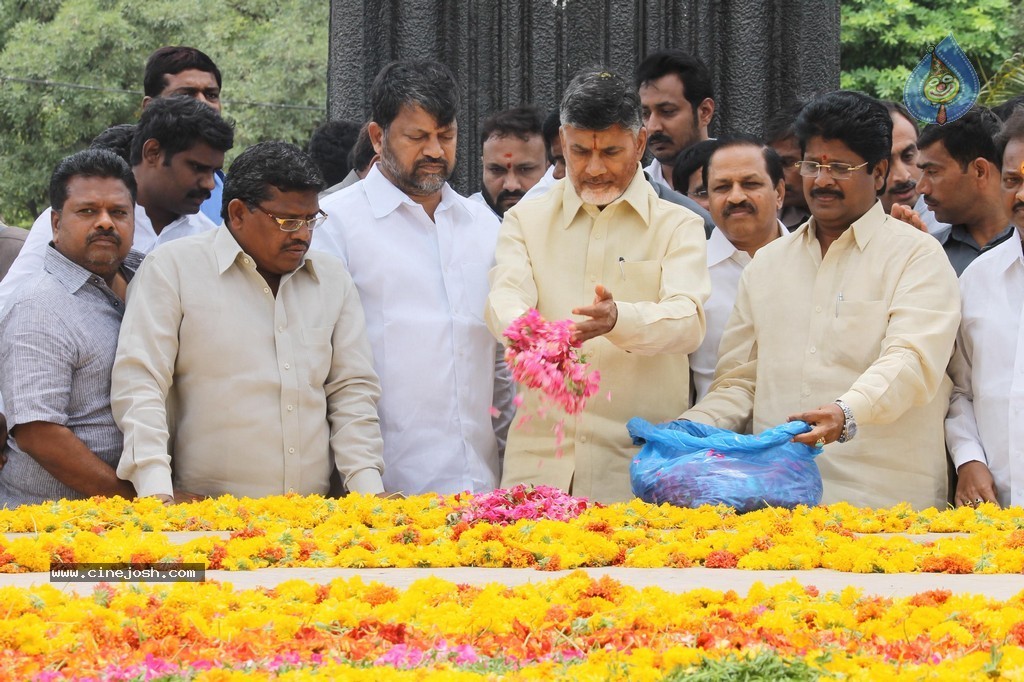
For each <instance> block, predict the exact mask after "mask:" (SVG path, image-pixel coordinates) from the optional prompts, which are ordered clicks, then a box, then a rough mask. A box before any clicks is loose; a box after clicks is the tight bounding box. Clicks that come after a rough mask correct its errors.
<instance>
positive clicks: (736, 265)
mask: <svg viewBox="0 0 1024 682" xmlns="http://www.w3.org/2000/svg"><path fill="white" fill-rule="evenodd" d="M787 234H789V230H787V229H786V226H785V225H783V224H782V222H781V221H780V222H779V235H778V236H780V237H782V236H785V235H787ZM750 260H751V258H750V254H748V253H747V252H746V251H741V250H739V249H737V248H736V247H735V246H733V244H732V242H730V241H729V238H728V237H726V236H725V233H724V232H722V231H721V230H720V229H718V228H715V229H714V230H713V231H712V232H711V236H710V237H709V238H708V273H710V275H711V296H710V297H709V298H708V300H707V301H705V303H704V315H705V318H706V319H707V332H705V334H704V341H703V342H702V343H701V344H700V348H698V349H697V350H695V351H694V352H692V353H690V370H691V371H692V372H693V386H694V390H695V391H696V397H695V399H694V403H696V402H697V401H698V400H701V399H702V398H703V397H704V396H705V395H707V392H708V389H709V388H711V382H712V380H713V379H714V378H715V365H716V364H718V347H719V346H720V345H721V343H722V334H723V333H724V332H725V325H726V323H727V322H728V321H729V316H730V315H732V309H733V306H735V305H736V290H737V289H738V288H739V284H740V275H742V274H743V268H745V267H747V264H748V263H750Z"/></svg>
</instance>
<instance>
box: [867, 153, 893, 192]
mask: <svg viewBox="0 0 1024 682" xmlns="http://www.w3.org/2000/svg"><path fill="white" fill-rule="evenodd" d="M871 173H872V175H874V177H875V191H878V190H880V189H883V188H884V187H885V182H886V180H887V179H888V177H889V159H882V160H881V161H879V162H878V163H876V164H875V168H874V170H872V171H871Z"/></svg>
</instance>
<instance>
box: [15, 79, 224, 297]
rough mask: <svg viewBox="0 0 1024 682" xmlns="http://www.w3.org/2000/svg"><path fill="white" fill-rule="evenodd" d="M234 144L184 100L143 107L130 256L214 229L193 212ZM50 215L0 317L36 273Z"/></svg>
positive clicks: (134, 159) (220, 123)
mask: <svg viewBox="0 0 1024 682" xmlns="http://www.w3.org/2000/svg"><path fill="white" fill-rule="evenodd" d="M233 143H234V130H233V129H232V127H231V124H229V123H228V122H227V121H225V120H224V119H223V118H221V117H220V114H218V113H217V112H216V110H215V109H213V108H211V107H210V106H208V105H206V104H204V103H202V102H200V101H198V100H196V99H193V98H191V97H187V96H184V95H176V96H173V97H161V98H158V99H154V100H152V101H151V102H149V104H148V106H147V107H146V109H145V110H144V111H143V112H142V117H141V118H140V119H139V123H138V125H137V126H136V129H135V135H134V137H133V140H132V149H131V157H130V158H131V166H132V171H133V173H134V175H135V181H136V183H137V184H138V188H139V191H138V203H137V204H136V205H135V237H134V243H133V244H132V245H131V246H132V248H134V249H135V250H136V251H139V252H141V253H144V254H146V253H149V252H150V251H152V250H153V249H154V248H156V247H157V246H160V245H161V244H165V243H167V242H169V241H173V240H175V239H180V238H181V237H188V236H191V235H194V234H199V233H200V232H205V231H206V230H212V229H214V228H215V227H216V225H214V223H213V222H212V221H210V219H209V218H207V217H206V216H205V215H203V214H202V213H200V212H199V208H200V206H201V205H202V203H203V202H204V201H205V200H206V199H207V198H208V197H209V196H210V192H211V190H212V189H213V187H214V185H215V181H214V173H215V171H217V170H218V169H219V168H220V167H221V165H223V163H224V153H225V152H226V151H227V150H229V149H231V146H232V144H233ZM50 220H51V215H50V209H49V208H47V209H46V210H45V211H43V212H42V213H41V214H40V216H39V218H37V219H36V221H35V223H33V225H32V230H31V231H30V233H29V236H28V239H27V240H26V242H25V247H24V248H23V249H22V251H21V253H20V254H19V255H18V258H17V259H16V260H15V262H14V264H13V265H12V266H11V270H10V272H9V273H8V274H7V276H6V277H5V278H4V280H3V282H2V283H0V311H2V309H3V308H5V307H6V301H7V300H8V299H9V298H10V296H11V295H12V294H13V293H14V291H16V290H17V289H18V287H20V286H21V285H22V284H24V283H25V282H26V281H28V280H31V279H33V278H34V277H35V276H36V275H37V274H38V273H39V272H40V270H41V268H42V260H43V255H44V254H45V253H46V251H45V250H44V249H45V246H46V241H45V240H44V239H43V234H44V233H45V232H46V231H49V230H50V229H51V228H50V227H49V224H50Z"/></svg>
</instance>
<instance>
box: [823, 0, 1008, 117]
mask: <svg viewBox="0 0 1024 682" xmlns="http://www.w3.org/2000/svg"><path fill="white" fill-rule="evenodd" d="M841 12H842V26H841V42H842V56H841V64H842V69H843V71H842V81H841V83H842V87H844V88H848V89H853V90H861V91H863V92H867V93H869V94H872V95H875V96H877V97H882V98H885V99H897V100H898V99H902V97H903V86H904V84H905V83H906V80H907V77H908V76H909V75H910V72H911V71H912V70H913V68H914V67H915V66H916V65H917V63H918V62H919V61H920V60H921V58H922V57H924V55H925V54H926V53H927V52H928V50H929V49H930V48H931V47H933V46H934V45H936V44H937V43H938V42H939V41H940V40H942V39H943V38H945V37H946V36H947V35H949V34H950V33H953V34H954V36H955V37H956V40H957V42H958V43H959V44H960V47H962V48H963V49H964V51H965V52H967V55H968V57H970V59H971V61H972V62H973V64H974V67H975V69H977V71H978V75H979V77H980V78H981V79H982V80H983V81H984V80H985V79H986V78H987V76H988V75H989V74H992V73H994V72H996V71H997V69H999V67H1000V66H1001V65H1002V64H1003V62H1004V61H1005V60H1007V59H1008V58H1010V57H1011V56H1012V55H1013V54H1014V53H1015V52H1019V51H1021V47H1022V44H1024V18H1022V14H1024V13H1022V12H1021V10H1020V4H1019V0H842V4H841Z"/></svg>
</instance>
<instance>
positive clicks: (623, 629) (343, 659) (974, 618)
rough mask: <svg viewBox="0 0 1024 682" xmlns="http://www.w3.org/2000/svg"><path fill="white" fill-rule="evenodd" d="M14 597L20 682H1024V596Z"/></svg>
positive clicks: (280, 591)
mask: <svg viewBox="0 0 1024 682" xmlns="http://www.w3.org/2000/svg"><path fill="white" fill-rule="evenodd" d="M0 603H2V604H3V608H4V610H5V614H4V619H3V620H0V671H3V674H4V676H5V679H18V680H28V679H37V680H48V681H51V682H52V681H54V680H71V679H75V680H85V679H102V680H153V679H159V680H165V681H174V680H192V679H195V680H209V681H214V680H234V679H242V677H243V676H246V679H252V678H253V677H254V678H255V679H280V680H305V679H313V678H315V679H339V678H344V679H355V680H389V679H396V680H413V679H415V680H433V679H438V680H463V679H465V680H474V679H493V680H498V679H523V680H553V679H554V680H561V679H566V680H608V679H613V680H618V679H629V680H638V681H644V680H661V679H669V680H673V679H679V680H682V679H688V677H689V676H694V675H698V677H697V679H723V676H724V674H725V671H728V670H732V671H736V670H742V669H746V670H747V672H748V673H749V672H759V673H760V674H761V675H762V677H761V678H757V677H752V678H742V679H795V680H812V679H818V678H819V676H820V677H822V678H823V679H829V678H831V679H844V680H871V681H873V682H874V681H878V680H887V679H901V680H917V679H923V678H925V677H927V678H928V679H949V680H968V679H992V678H995V677H998V676H999V675H1000V674H1004V675H1005V676H1006V677H1005V679H1020V678H1021V676H1022V675H1024V648H1022V645H1024V594H1022V595H1018V596H1017V597H1015V598H1013V599H1011V600H1008V601H1005V602H999V601H995V600H991V599H987V598H985V597H972V596H960V595H953V594H950V593H949V592H947V591H932V592H926V593H922V594H919V595H917V596H914V597H911V598H907V599H887V598H881V597H874V596H867V597H866V596H863V595H861V594H860V593H859V591H858V590H855V589H853V588H848V589H846V590H843V591H842V592H840V593H828V594H819V593H818V591H817V590H816V589H815V588H814V587H805V586H801V585H798V584H797V583H796V582H792V581H791V582H789V583H785V584H782V585H778V586H775V587H772V588H765V587H763V586H761V585H755V587H754V588H753V589H751V590H750V592H749V594H747V595H746V596H740V595H738V594H736V593H735V592H732V591H729V592H724V593H723V592H719V591H713V590H693V591H690V592H686V593H683V594H672V593H669V592H665V591H664V590H661V589H659V588H646V589H643V590H637V589H634V588H631V587H626V586H623V585H621V584H620V583H618V582H616V581H615V580H612V579H610V578H607V577H604V578H601V579H598V580H595V579H592V578H590V577H589V576H587V575H586V574H585V573H582V572H576V573H572V574H570V575H569V576H567V577H565V578H562V579H559V580H551V581H546V582H542V583H538V584H531V585H523V586H519V587H516V588H514V589H510V588H507V587H505V586H503V585H493V584H492V585H489V586H486V587H483V588H480V587H470V586H467V585H458V584H455V583H451V582H446V581H443V580H439V579H436V578H428V579H424V580H420V581H417V582H416V583H415V584H413V585H412V587H411V588H410V589H408V590H406V591H399V590H396V589H394V588H391V587H386V586H383V585H380V584H377V583H371V584H366V583H364V582H363V581H362V580H360V579H359V578H354V579H351V580H336V581H334V582H333V583H331V584H329V585H310V584H308V583H305V582H301V581H291V582H287V583H283V584H281V585H279V586H278V587H277V588H275V589H260V590H251V591H235V590H233V589H232V588H231V586H230V585H224V584H216V583H205V584H173V585H158V586H117V587H111V586H109V585H99V586H97V587H96V588H95V589H94V591H93V593H92V594H91V595H86V596H77V595H73V594H67V593H62V592H60V591H58V590H57V589H55V588H53V587H50V586H42V587H35V588H32V589H31V590H23V589H16V588H11V587H7V588H0ZM783 674H785V677H783V676H782V675H783ZM699 675H704V676H703V677H699ZM765 675H767V677H764V676H765ZM250 676H251V677H250ZM729 679H741V678H739V677H737V678H729Z"/></svg>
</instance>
